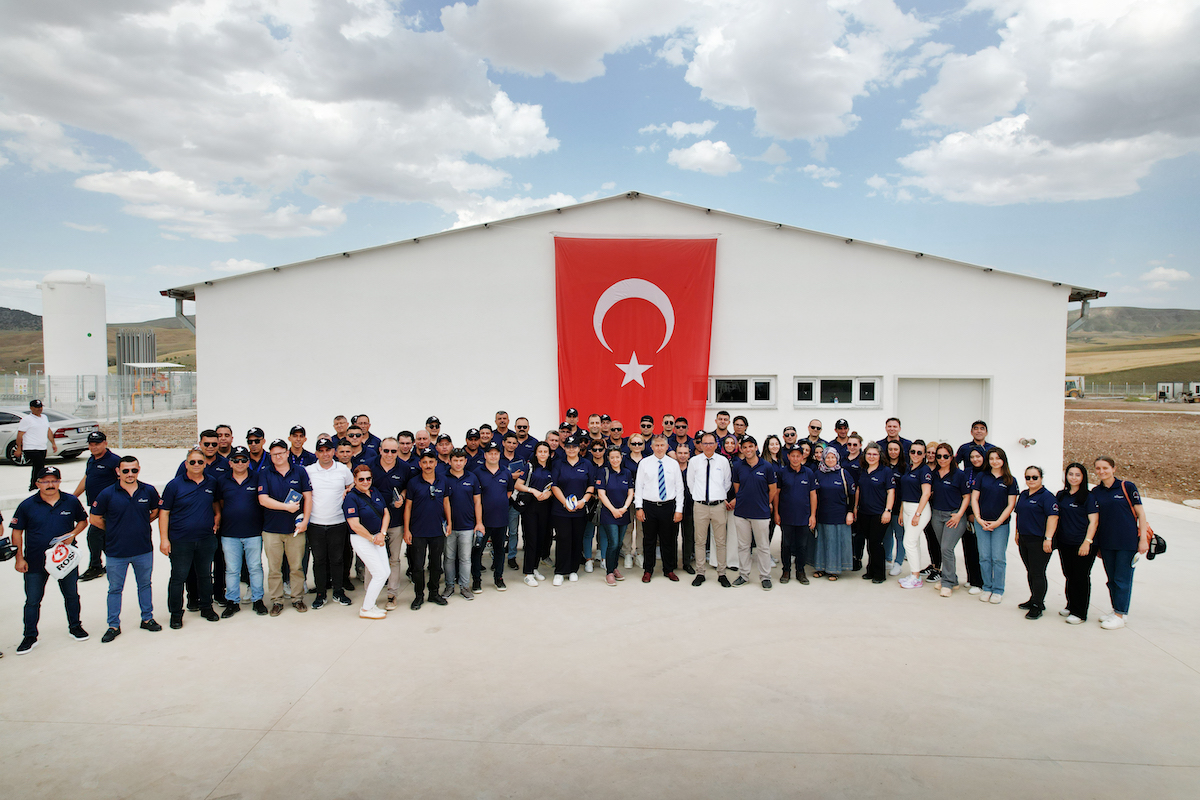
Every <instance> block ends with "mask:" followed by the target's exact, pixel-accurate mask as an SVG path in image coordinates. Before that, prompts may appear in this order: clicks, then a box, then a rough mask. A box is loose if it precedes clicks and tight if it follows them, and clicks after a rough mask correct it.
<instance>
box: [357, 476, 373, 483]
mask: <svg viewBox="0 0 1200 800" xmlns="http://www.w3.org/2000/svg"><path fill="white" fill-rule="evenodd" d="M354 482H355V483H370V482H371V476H370V475H368V476H367V477H365V478H355V479H354Z"/></svg>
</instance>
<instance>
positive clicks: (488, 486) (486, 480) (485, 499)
mask: <svg viewBox="0 0 1200 800" xmlns="http://www.w3.org/2000/svg"><path fill="white" fill-rule="evenodd" d="M475 477H476V478H478V479H479V491H480V502H481V503H482V504H483V525H484V527H486V528H501V527H505V526H507V525H508V497H509V493H510V492H512V488H513V483H515V481H514V480H513V476H512V473H510V472H509V471H508V470H507V469H505V468H504V467H502V466H498V467H497V468H496V471H495V472H492V471H490V470H489V469H488V468H487V467H486V466H483V467H480V468H479V469H477V470H475Z"/></svg>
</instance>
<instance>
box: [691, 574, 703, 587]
mask: <svg viewBox="0 0 1200 800" xmlns="http://www.w3.org/2000/svg"><path fill="white" fill-rule="evenodd" d="M702 583H704V576H703V575H697V576H696V577H694V578H692V586H699V585H700V584H702Z"/></svg>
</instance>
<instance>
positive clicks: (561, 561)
mask: <svg viewBox="0 0 1200 800" xmlns="http://www.w3.org/2000/svg"><path fill="white" fill-rule="evenodd" d="M551 522H552V523H553V524H554V538H555V539H557V540H558V546H557V547H555V548H554V574H555V575H570V574H571V573H572V572H578V571H579V561H580V559H581V557H582V555H583V529H584V528H585V527H587V517H552V518H551Z"/></svg>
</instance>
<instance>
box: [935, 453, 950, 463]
mask: <svg viewBox="0 0 1200 800" xmlns="http://www.w3.org/2000/svg"><path fill="white" fill-rule="evenodd" d="M949 459H950V456H949V455H948V454H946V453H938V454H937V460H938V461H948V460H949Z"/></svg>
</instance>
